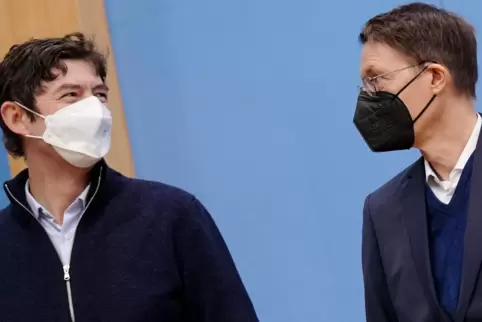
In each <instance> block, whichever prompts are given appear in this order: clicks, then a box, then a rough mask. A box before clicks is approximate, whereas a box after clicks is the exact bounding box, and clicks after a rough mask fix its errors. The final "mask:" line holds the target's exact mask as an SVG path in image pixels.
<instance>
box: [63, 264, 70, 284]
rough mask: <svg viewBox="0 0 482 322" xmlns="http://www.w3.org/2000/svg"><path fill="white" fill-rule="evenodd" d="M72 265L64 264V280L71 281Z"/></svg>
mask: <svg viewBox="0 0 482 322" xmlns="http://www.w3.org/2000/svg"><path fill="white" fill-rule="evenodd" d="M69 271H70V265H64V281H70V273H69Z"/></svg>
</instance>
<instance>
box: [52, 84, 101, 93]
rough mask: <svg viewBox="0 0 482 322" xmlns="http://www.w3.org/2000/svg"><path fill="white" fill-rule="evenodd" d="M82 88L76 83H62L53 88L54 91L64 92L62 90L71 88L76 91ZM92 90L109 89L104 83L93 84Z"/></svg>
mask: <svg viewBox="0 0 482 322" xmlns="http://www.w3.org/2000/svg"><path fill="white" fill-rule="evenodd" d="M80 89H82V86H80V85H78V84H69V83H67V84H62V85H61V86H59V88H57V89H56V90H55V92H54V93H56V94H57V93H60V92H64V91H68V90H73V91H78V90H80ZM93 90H97V91H98V90H101V91H106V92H108V91H109V87H108V86H107V85H106V84H98V85H96V86H94V88H93Z"/></svg>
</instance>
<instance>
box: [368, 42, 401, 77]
mask: <svg viewBox="0 0 482 322" xmlns="http://www.w3.org/2000/svg"><path fill="white" fill-rule="evenodd" d="M409 64H410V61H409V59H408V58H407V57H406V56H405V55H404V54H402V53H400V52H399V51H397V50H395V49H393V48H392V47H390V46H388V45H386V44H383V43H380V42H373V41H369V42H367V43H366V44H365V45H363V49H362V53H361V61H360V76H361V77H362V78H363V77H367V76H368V77H374V76H377V75H381V74H383V73H387V72H390V71H393V70H397V69H400V68H404V67H406V66H408V65H409Z"/></svg>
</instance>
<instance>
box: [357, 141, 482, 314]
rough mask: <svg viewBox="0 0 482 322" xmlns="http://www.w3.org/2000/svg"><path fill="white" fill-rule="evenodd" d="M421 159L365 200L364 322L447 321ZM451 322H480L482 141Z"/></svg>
mask: <svg viewBox="0 0 482 322" xmlns="http://www.w3.org/2000/svg"><path fill="white" fill-rule="evenodd" d="M424 185H425V169H424V165H423V159H422V158H420V159H419V160H418V161H416V162H415V163H413V164H412V165H411V166H409V167H408V168H407V169H405V170H404V171H402V172H401V173H399V174H398V175H397V176H396V177H394V178H393V179H392V180H390V181H389V182H387V183H386V184H385V185H383V186H382V187H381V188H379V189H378V190H376V191H375V192H373V193H372V194H370V195H369V196H368V197H367V198H366V200H365V207H364V211H363V246H362V262H363V275H364V282H365V308H366V316H367V321H368V322H393V321H397V322H445V321H450V318H449V317H448V315H447V314H446V313H445V312H444V311H443V310H442V308H441V307H440V305H439V303H438V301H437V295H436V292H435V286H434V283H433V278H432V273H431V267H430V257H429V248H428V232H427V217H426V206H425V186H424ZM470 189H471V193H470V203H469V213H468V217H467V228H466V231H465V248H464V258H463V269H462V281H461V286H460V296H459V304H458V308H457V312H456V316H455V322H462V321H464V322H475V321H478V322H480V321H482V279H481V278H480V275H481V270H480V268H481V259H482V137H481V138H479V141H478V143H477V149H476V150H475V156H474V168H473V172H472V182H471V188H470Z"/></svg>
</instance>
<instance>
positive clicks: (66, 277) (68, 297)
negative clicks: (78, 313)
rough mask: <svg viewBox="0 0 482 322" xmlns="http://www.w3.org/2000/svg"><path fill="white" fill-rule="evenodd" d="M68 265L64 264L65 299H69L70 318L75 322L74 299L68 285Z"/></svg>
mask: <svg viewBox="0 0 482 322" xmlns="http://www.w3.org/2000/svg"><path fill="white" fill-rule="evenodd" d="M69 271H70V265H64V281H65V286H66V287H67V299H68V300H69V312H70V319H71V320H72V322H75V314H74V301H73V299H72V289H71V287H70V272H69Z"/></svg>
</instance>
